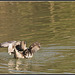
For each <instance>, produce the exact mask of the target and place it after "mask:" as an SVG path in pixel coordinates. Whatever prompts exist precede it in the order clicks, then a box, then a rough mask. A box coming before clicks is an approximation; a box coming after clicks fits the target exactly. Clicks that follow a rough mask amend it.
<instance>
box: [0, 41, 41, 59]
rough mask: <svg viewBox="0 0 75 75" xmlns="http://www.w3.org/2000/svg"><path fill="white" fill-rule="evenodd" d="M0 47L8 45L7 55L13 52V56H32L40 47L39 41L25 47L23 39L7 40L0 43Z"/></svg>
mask: <svg viewBox="0 0 75 75" xmlns="http://www.w3.org/2000/svg"><path fill="white" fill-rule="evenodd" d="M0 47H8V53H9V55H11V54H14V58H32V57H33V54H34V52H36V51H38V50H39V49H40V43H38V42H35V43H33V44H31V45H30V46H29V48H27V47H26V42H25V41H9V42H3V43H0Z"/></svg>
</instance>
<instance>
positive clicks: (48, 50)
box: [0, 2, 75, 74]
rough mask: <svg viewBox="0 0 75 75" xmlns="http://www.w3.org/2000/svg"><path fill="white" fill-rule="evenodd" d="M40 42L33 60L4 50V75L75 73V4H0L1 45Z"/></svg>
mask: <svg viewBox="0 0 75 75" xmlns="http://www.w3.org/2000/svg"><path fill="white" fill-rule="evenodd" d="M12 40H25V41H26V42H27V47H29V45H30V44H31V43H33V42H36V41H38V42H40V43H41V49H40V50H39V51H38V52H36V53H35V54H34V57H33V58H31V59H14V58H13V55H11V56H10V55H8V53H7V48H0V73H12V74H13V73H24V74H34V73H38V74H43V73H44V74H45V73H46V74H47V73H75V2H0V42H5V41H12Z"/></svg>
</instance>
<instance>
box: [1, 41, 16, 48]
mask: <svg viewBox="0 0 75 75" xmlns="http://www.w3.org/2000/svg"><path fill="white" fill-rule="evenodd" d="M13 43H16V41H8V42H3V43H0V47H8V46H9V45H10V44H13Z"/></svg>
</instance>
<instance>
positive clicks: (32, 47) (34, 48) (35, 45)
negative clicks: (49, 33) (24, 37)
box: [29, 42, 40, 53]
mask: <svg viewBox="0 0 75 75" xmlns="http://www.w3.org/2000/svg"><path fill="white" fill-rule="evenodd" d="M39 49H40V43H38V42H35V43H33V44H31V45H30V46H29V51H30V52H31V53H34V52H36V51H38V50H39Z"/></svg>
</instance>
